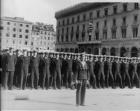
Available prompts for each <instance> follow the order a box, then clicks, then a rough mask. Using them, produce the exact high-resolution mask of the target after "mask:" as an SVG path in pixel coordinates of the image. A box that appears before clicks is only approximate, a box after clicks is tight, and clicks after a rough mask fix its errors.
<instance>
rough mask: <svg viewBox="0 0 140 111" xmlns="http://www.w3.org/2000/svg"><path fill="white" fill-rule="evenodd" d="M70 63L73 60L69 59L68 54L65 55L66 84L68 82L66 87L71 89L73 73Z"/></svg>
mask: <svg viewBox="0 0 140 111" xmlns="http://www.w3.org/2000/svg"><path fill="white" fill-rule="evenodd" d="M72 63H73V60H72V58H71V55H70V54H67V64H68V67H67V77H66V79H67V82H68V87H70V88H72V82H73V81H72V77H73V72H72Z"/></svg>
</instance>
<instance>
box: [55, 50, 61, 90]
mask: <svg viewBox="0 0 140 111" xmlns="http://www.w3.org/2000/svg"><path fill="white" fill-rule="evenodd" d="M61 67H62V62H61V60H60V58H59V54H58V53H56V58H55V73H54V88H55V89H56V82H57V77H58V88H59V89H61Z"/></svg>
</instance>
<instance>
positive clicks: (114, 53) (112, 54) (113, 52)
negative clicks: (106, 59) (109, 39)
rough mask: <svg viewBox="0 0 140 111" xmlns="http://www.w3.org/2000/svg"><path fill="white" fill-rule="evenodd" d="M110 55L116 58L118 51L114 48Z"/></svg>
mask: <svg viewBox="0 0 140 111" xmlns="http://www.w3.org/2000/svg"><path fill="white" fill-rule="evenodd" d="M110 55H111V56H115V55H116V49H115V48H114V47H112V48H111V49H110Z"/></svg>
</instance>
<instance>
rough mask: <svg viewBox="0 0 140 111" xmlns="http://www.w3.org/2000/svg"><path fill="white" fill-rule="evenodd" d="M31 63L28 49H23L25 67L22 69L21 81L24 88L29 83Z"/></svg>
mask: <svg viewBox="0 0 140 111" xmlns="http://www.w3.org/2000/svg"><path fill="white" fill-rule="evenodd" d="M29 63H30V57H29V56H28V52H27V50H23V69H22V76H23V78H22V81H21V87H22V89H25V88H26V84H27V76H28V71H29Z"/></svg>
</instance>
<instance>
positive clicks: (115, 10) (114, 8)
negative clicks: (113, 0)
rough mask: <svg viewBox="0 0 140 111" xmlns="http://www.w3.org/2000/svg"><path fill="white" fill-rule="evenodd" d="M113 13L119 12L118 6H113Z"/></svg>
mask: <svg viewBox="0 0 140 111" xmlns="http://www.w3.org/2000/svg"><path fill="white" fill-rule="evenodd" d="M113 13H114V14H116V13H117V6H113Z"/></svg>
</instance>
